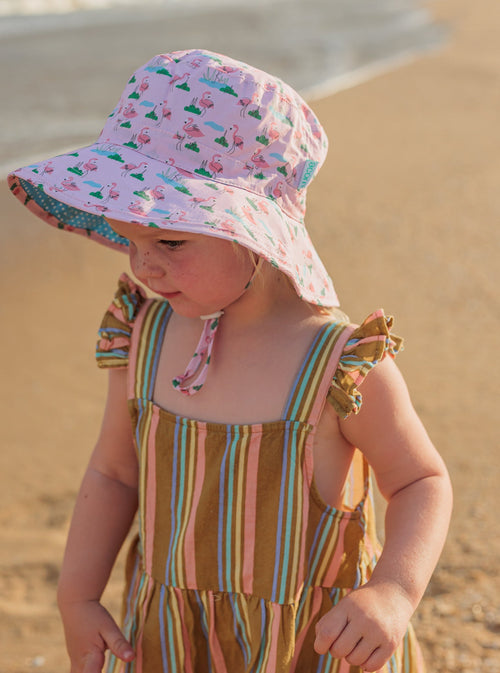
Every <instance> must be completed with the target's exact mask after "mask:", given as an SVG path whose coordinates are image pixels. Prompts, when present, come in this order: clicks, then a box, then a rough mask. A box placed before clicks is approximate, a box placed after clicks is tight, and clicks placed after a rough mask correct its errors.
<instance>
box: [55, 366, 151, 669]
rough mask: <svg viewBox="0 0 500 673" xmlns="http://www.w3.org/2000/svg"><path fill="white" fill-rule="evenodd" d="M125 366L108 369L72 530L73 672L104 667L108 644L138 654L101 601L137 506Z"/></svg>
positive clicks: (66, 608) (66, 602) (68, 612)
mask: <svg viewBox="0 0 500 673" xmlns="http://www.w3.org/2000/svg"><path fill="white" fill-rule="evenodd" d="M126 375H127V372H126V370H125V369H110V371H109V388H108V397H107V402H106V409H105V412H104V419H103V423H102V427H101V432H100V435H99V438H98V440H97V444H96V447H95V449H94V452H93V454H92V457H91V459H90V462H89V465H88V468H87V471H86V473H85V476H84V478H83V481H82V485H81V488H80V492H79V495H78V498H77V502H76V506H75V510H74V514H73V519H72V522H71V527H70V531H69V535H68V541H67V545H66V551H65V555H64V561H63V566H62V570H61V577H60V580H59V587H58V604H59V609H60V611H61V616H62V620H63V624H64V631H65V636H66V645H67V649H68V654H69V657H70V660H71V673H100V671H101V670H102V667H103V664H104V652H105V650H106V649H110V650H111V651H112V652H113V653H114V654H115V655H116V656H117V657H119V658H120V659H123V660H125V661H131V660H132V659H133V658H134V652H133V650H132V647H131V646H130V644H129V643H128V642H127V641H126V640H125V638H124V636H123V634H122V633H121V631H120V629H119V628H118V626H117V625H116V623H115V621H114V620H113V618H112V617H111V615H110V614H109V613H108V612H107V611H106V610H105V608H104V607H103V606H102V605H101V604H100V598H101V595H102V592H103V590H104V587H105V586H106V583H107V580H108V577H109V574H110V572H111V569H112V567H113V564H114V561H115V559H116V556H117V554H118V551H119V550H120V547H121V545H122V543H123V541H124V539H125V537H126V535H127V533H128V531H129V529H130V526H131V523H132V521H133V519H134V516H135V512H136V509H137V480H138V465H137V458H136V453H135V448H134V443H133V432H132V424H131V421H130V416H129V413H128V409H127V398H126Z"/></svg>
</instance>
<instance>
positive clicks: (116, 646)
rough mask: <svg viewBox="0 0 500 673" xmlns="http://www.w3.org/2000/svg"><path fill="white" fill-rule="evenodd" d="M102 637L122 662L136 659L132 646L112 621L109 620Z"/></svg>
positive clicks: (102, 631)
mask: <svg viewBox="0 0 500 673" xmlns="http://www.w3.org/2000/svg"><path fill="white" fill-rule="evenodd" d="M101 635H102V637H103V638H104V641H105V643H106V645H107V646H108V648H109V649H110V650H111V652H112V653H113V654H114V655H115V657H118V659H122V661H132V659H133V658H134V657H135V653H134V650H133V649H132V646H131V645H130V643H129V642H128V640H126V638H125V637H124V635H123V633H122V632H121V631H120V629H119V628H118V626H117V625H116V624H115V622H114V621H113V620H112V619H109V620H108V622H107V624H106V625H105V627H104V628H103V629H102V630H101ZM85 673H86V672H85ZM92 673H93V672H92Z"/></svg>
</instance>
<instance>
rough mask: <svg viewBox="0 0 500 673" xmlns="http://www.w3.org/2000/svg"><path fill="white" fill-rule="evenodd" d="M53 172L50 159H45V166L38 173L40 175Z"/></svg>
mask: <svg viewBox="0 0 500 673" xmlns="http://www.w3.org/2000/svg"><path fill="white" fill-rule="evenodd" d="M53 172H54V167H53V166H52V161H47V163H46V164H45V166H44V167H43V169H42V172H41V173H40V175H45V174H48V175H50V174H51V173H53Z"/></svg>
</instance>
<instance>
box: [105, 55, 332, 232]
mask: <svg viewBox="0 0 500 673" xmlns="http://www.w3.org/2000/svg"><path fill="white" fill-rule="evenodd" d="M99 142H101V143H110V145H113V146H115V147H116V145H121V146H124V147H127V148H130V149H132V150H136V151H137V152H139V153H140V154H141V155H143V156H142V160H143V161H144V162H146V163H147V159H148V158H150V159H153V160H156V161H161V162H163V163H164V164H165V170H164V175H161V177H162V178H163V179H164V180H170V179H172V180H175V181H176V182H177V184H182V180H183V177H186V176H189V175H192V176H193V177H195V176H199V177H202V178H207V179H209V180H216V181H217V182H221V183H224V184H226V185H228V186H231V185H232V186H234V187H237V188H243V189H246V190H248V191H251V192H254V193H255V194H257V195H260V196H266V197H271V198H272V199H274V200H275V201H276V204H277V205H278V206H279V207H280V208H281V209H282V210H283V211H284V212H286V213H287V214H288V215H289V216H291V217H293V218H294V219H299V220H300V219H302V218H303V216H304V212H305V187H307V185H308V184H309V182H310V181H311V180H312V178H313V177H314V175H315V174H316V172H317V170H318V169H319V167H320V166H321V164H322V163H323V161H324V159H325V156H326V152H327V148H328V143H327V138H326V134H325V133H324V131H323V129H322V127H321V125H320V123H319V122H318V120H317V118H316V117H315V115H314V113H313V112H312V110H311V109H310V108H309V106H308V105H307V104H306V103H305V101H304V100H303V99H302V98H301V97H300V96H299V95H298V94H297V93H296V92H295V91H294V90H293V89H292V88H291V87H290V86H288V85H287V84H285V83H284V82H282V81H281V80H280V79H278V78H276V77H272V76H270V75H268V74H267V73H265V72H263V71H261V70H258V69H256V68H253V67H251V66H248V65H246V64H244V63H242V62H239V61H236V60H234V59H231V58H228V57H226V56H222V55H218V54H214V53H212V52H208V51H205V50H189V51H181V52H173V53H171V54H162V55H159V56H156V57H154V58H153V59H151V60H150V61H149V62H148V63H146V64H145V65H144V66H142V67H141V68H139V69H138V70H136V71H135V73H134V74H133V75H132V77H131V79H130V80H129V82H128V83H127V85H126V87H125V90H124V91H123V93H122V96H121V98H120V101H119V102H118V105H117V106H116V108H115V109H114V110H113V112H112V113H111V115H110V116H109V118H108V120H107V122H106V125H105V127H104V129H103V131H102V133H101V135H100V138H99Z"/></svg>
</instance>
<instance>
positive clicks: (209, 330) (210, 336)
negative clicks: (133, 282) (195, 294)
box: [172, 311, 224, 395]
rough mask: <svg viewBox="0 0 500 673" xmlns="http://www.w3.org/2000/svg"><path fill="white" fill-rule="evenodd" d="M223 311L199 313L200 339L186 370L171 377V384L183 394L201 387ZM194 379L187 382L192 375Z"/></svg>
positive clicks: (193, 393)
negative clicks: (200, 323) (202, 322)
mask: <svg viewBox="0 0 500 673" xmlns="http://www.w3.org/2000/svg"><path fill="white" fill-rule="evenodd" d="M223 313H224V311H216V312H215V313H211V314H210V315H201V316H200V318H201V319H202V320H204V321H205V324H204V325H203V331H202V333H201V337H200V340H199V342H198V345H197V346H196V350H195V352H194V355H193V357H192V358H191V360H190V362H189V364H188V366H187V367H186V371H185V372H184V374H181V375H180V376H176V377H175V378H174V379H172V385H173V386H174V388H175V389H176V390H178V391H179V392H181V393H182V394H183V395H195V394H196V393H197V392H198V391H199V390H200V389H201V388H202V387H203V384H204V383H205V381H206V378H207V369H208V365H209V364H210V360H211V357H212V350H213V347H214V339H215V335H216V333H217V328H218V327H219V319H220V317H221V315H222V314H223ZM196 374H197V376H196V378H195V379H194V381H192V382H191V383H187V381H188V380H189V379H191V378H193V376H195V375H196Z"/></svg>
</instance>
